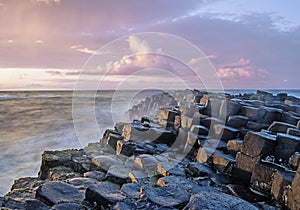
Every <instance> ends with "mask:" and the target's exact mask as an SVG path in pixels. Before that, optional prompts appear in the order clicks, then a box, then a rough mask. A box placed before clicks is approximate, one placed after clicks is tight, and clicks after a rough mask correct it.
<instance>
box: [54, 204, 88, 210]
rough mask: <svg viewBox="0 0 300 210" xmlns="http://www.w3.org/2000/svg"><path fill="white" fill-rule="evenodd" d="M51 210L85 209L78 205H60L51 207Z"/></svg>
mask: <svg viewBox="0 0 300 210" xmlns="http://www.w3.org/2000/svg"><path fill="white" fill-rule="evenodd" d="M51 209H53V210H86V209H87V208H86V207H85V206H83V205H81V204H78V203H61V204H57V205H54V206H52V208H51Z"/></svg>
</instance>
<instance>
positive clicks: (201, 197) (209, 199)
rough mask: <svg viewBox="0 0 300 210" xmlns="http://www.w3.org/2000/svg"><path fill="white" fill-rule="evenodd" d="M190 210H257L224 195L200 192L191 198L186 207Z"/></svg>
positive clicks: (244, 202) (242, 201) (250, 205)
mask: <svg viewBox="0 0 300 210" xmlns="http://www.w3.org/2000/svg"><path fill="white" fill-rule="evenodd" d="M184 209H185V210H189V209H228V210H232V209H236V210H237V209H248V210H250V209H251V210H252V209H253V210H254V209H255V210H257V208H256V207H255V206H253V205H252V204H250V203H248V202H246V201H244V200H242V199H240V198H237V197H234V196H231V195H227V194H224V193H216V192H200V193H198V194H195V195H193V196H191V198H190V201H189V203H188V204H187V206H185V207H184Z"/></svg>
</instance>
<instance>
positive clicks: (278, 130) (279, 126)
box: [268, 121, 297, 133]
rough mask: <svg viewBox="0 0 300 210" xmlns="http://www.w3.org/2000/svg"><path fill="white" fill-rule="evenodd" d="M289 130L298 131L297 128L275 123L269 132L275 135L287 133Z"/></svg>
mask: <svg viewBox="0 0 300 210" xmlns="http://www.w3.org/2000/svg"><path fill="white" fill-rule="evenodd" d="M289 128H295V129H296V128H297V127H296V126H295V125H291V124H288V123H284V122H277V121H275V122H273V123H272V124H271V125H270V126H269V128H268V130H269V131H272V132H274V133H286V132H287V130H288V129H289Z"/></svg>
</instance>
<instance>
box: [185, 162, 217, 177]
mask: <svg viewBox="0 0 300 210" xmlns="http://www.w3.org/2000/svg"><path fill="white" fill-rule="evenodd" d="M187 169H188V170H189V173H190V174H191V176H194V177H198V176H210V175H211V174H213V173H214V172H213V170H212V169H211V168H210V167H208V166H206V165H204V164H201V163H198V162H190V163H189V164H188V166H187Z"/></svg>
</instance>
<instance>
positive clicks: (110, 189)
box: [85, 182, 126, 208]
mask: <svg viewBox="0 0 300 210" xmlns="http://www.w3.org/2000/svg"><path fill="white" fill-rule="evenodd" d="M125 198H126V196H125V195H124V194H123V193H122V192H121V191H120V188H119V186H118V185H115V184H113V183H111V182H101V183H99V184H95V185H93V186H90V187H88V188H87V189H86V191H85V199H86V200H87V201H89V202H90V203H94V202H96V203H97V207H98V208H100V207H101V206H103V207H105V208H107V207H108V206H110V205H113V204H116V203H117V202H119V201H123V200H124V199H125Z"/></svg>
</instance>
